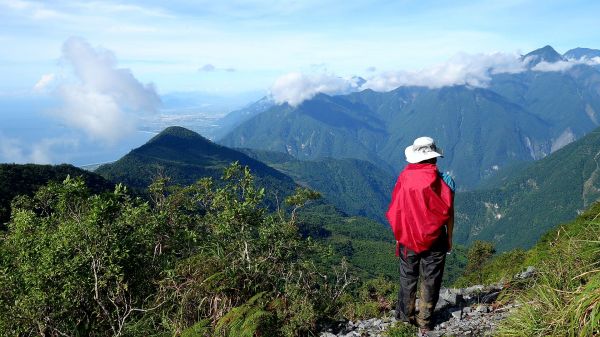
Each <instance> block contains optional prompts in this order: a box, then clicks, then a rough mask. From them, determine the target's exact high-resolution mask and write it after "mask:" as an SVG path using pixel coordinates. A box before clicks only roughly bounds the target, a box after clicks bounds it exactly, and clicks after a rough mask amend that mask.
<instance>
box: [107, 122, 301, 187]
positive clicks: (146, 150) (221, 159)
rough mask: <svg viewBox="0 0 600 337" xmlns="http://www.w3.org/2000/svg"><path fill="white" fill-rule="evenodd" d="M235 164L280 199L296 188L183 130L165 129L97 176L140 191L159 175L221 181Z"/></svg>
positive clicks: (286, 179) (254, 162)
mask: <svg viewBox="0 0 600 337" xmlns="http://www.w3.org/2000/svg"><path fill="white" fill-rule="evenodd" d="M236 161H237V162H239V163H240V165H242V166H248V167H250V169H251V170H252V172H253V174H255V176H256V178H257V182H258V184H259V185H261V186H263V187H265V188H267V189H268V190H271V191H272V192H273V193H274V194H277V195H279V197H282V196H285V195H289V194H291V193H292V192H293V191H294V189H295V186H296V184H295V183H294V181H293V180H292V179H291V178H289V177H287V176H286V175H284V174H282V173H281V172H279V171H277V170H275V169H273V168H271V167H269V166H267V165H265V164H263V163H262V162H260V161H257V160H254V159H252V158H250V157H248V156H247V155H245V154H243V153H241V152H238V151H235V150H232V149H229V148H227V147H224V146H221V145H218V144H215V143H213V142H212V141H210V140H208V139H206V138H204V137H202V136H200V135H199V134H197V133H195V132H193V131H190V130H188V129H185V128H182V127H168V128H166V129H165V130H164V131H162V132H161V133H159V134H158V135H156V136H155V137H153V138H152V139H151V140H149V141H148V142H147V143H146V144H144V145H142V146H140V147H139V148H137V149H134V150H132V151H131V152H129V153H128V154H127V155H125V156H124V157H122V158H121V159H119V160H117V161H116V162H114V163H111V164H106V165H102V166H100V167H99V168H98V169H97V170H96V173H98V174H100V175H102V176H104V177H106V178H107V179H109V180H111V181H115V182H122V183H125V184H126V185H129V186H133V187H137V188H146V187H147V186H149V185H150V183H151V182H152V180H153V179H154V178H156V177H158V176H166V177H169V178H170V179H171V180H172V182H173V183H176V184H181V185H189V184H193V183H194V182H196V181H197V180H198V179H200V178H201V177H213V178H219V177H220V176H221V175H222V174H223V169H224V168H225V167H227V166H229V165H230V164H231V163H232V162H236Z"/></svg>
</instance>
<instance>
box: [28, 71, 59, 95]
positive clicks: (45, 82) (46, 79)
mask: <svg viewBox="0 0 600 337" xmlns="http://www.w3.org/2000/svg"><path fill="white" fill-rule="evenodd" d="M55 77H56V75H54V74H44V75H42V77H41V78H40V79H39V80H38V81H37V82H36V83H35V85H34V86H33V90H34V91H37V92H43V91H45V90H46V89H47V88H48V86H49V85H50V84H52V82H54V79H55Z"/></svg>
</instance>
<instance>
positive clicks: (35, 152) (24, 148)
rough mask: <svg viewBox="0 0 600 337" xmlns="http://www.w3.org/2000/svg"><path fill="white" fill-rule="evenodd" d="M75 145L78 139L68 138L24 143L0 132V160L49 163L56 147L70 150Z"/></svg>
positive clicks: (53, 156) (22, 162)
mask: <svg viewBox="0 0 600 337" xmlns="http://www.w3.org/2000/svg"><path fill="white" fill-rule="evenodd" d="M77 146H78V141H77V140H75V139H69V138H44V139H42V140H40V141H39V142H37V143H29V144H24V143H23V142H22V141H20V140H19V139H16V138H10V137H5V136H3V135H2V134H0V162H6V163H17V164H25V163H35V164H51V163H53V162H54V160H53V159H54V158H55V154H56V152H57V150H56V148H61V149H62V150H67V149H71V150H72V149H73V148H76V147H77Z"/></svg>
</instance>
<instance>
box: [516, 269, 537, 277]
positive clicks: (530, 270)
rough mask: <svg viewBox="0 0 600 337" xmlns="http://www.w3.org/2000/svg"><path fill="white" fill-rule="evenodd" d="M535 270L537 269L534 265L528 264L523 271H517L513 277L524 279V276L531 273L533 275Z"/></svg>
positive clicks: (528, 275)
mask: <svg viewBox="0 0 600 337" xmlns="http://www.w3.org/2000/svg"><path fill="white" fill-rule="evenodd" d="M536 272H537V270H536V269H535V267H533V266H529V267H527V269H526V270H525V271H524V272H521V273H518V274H517V275H515V278H516V279H520V280H524V279H526V278H530V277H532V276H533V275H535V273H536Z"/></svg>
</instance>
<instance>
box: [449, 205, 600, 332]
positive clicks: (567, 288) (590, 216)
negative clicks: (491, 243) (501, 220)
mask: <svg viewBox="0 0 600 337" xmlns="http://www.w3.org/2000/svg"><path fill="white" fill-rule="evenodd" d="M528 266H533V267H535V270H536V274H535V277H534V279H533V280H529V281H518V280H514V279H513V275H515V274H516V273H517V272H519V271H522V270H524V269H525V268H526V267H528ZM479 275H481V277H482V278H483V281H484V282H485V283H495V282H498V281H502V280H504V282H509V281H510V283H508V288H507V290H505V292H504V299H503V301H509V300H515V301H517V302H518V303H520V304H521V306H520V307H518V308H517V309H516V311H514V312H513V313H512V314H511V315H510V316H509V318H508V319H507V320H505V321H504V322H502V324H501V326H500V328H499V330H498V333H497V334H498V336H515V337H516V336H519V337H526V336H527V337H530V336H556V337H563V336H573V337H574V336H578V337H579V336H580V337H587V336H597V335H598V334H600V203H596V204H594V205H593V206H592V207H590V208H589V209H588V210H587V211H586V212H585V213H583V214H582V215H580V216H579V217H577V218H576V219H575V220H574V221H572V222H570V223H567V224H563V225H560V226H558V227H557V228H555V229H553V230H551V231H550V232H548V233H546V234H545V235H544V236H543V237H542V238H541V240H539V242H538V243H537V244H536V245H535V246H534V247H533V248H531V249H530V250H528V251H525V250H513V251H509V252H504V253H502V254H499V255H498V256H496V257H494V258H493V259H491V260H490V261H489V262H487V263H486V264H485V265H484V266H483V268H482V269H481V270H479V271H477V272H474V273H470V274H467V275H465V276H464V277H463V278H461V279H459V280H458V281H457V283H456V285H457V286H464V285H469V284H474V283H478V281H479V277H480V276H479Z"/></svg>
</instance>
